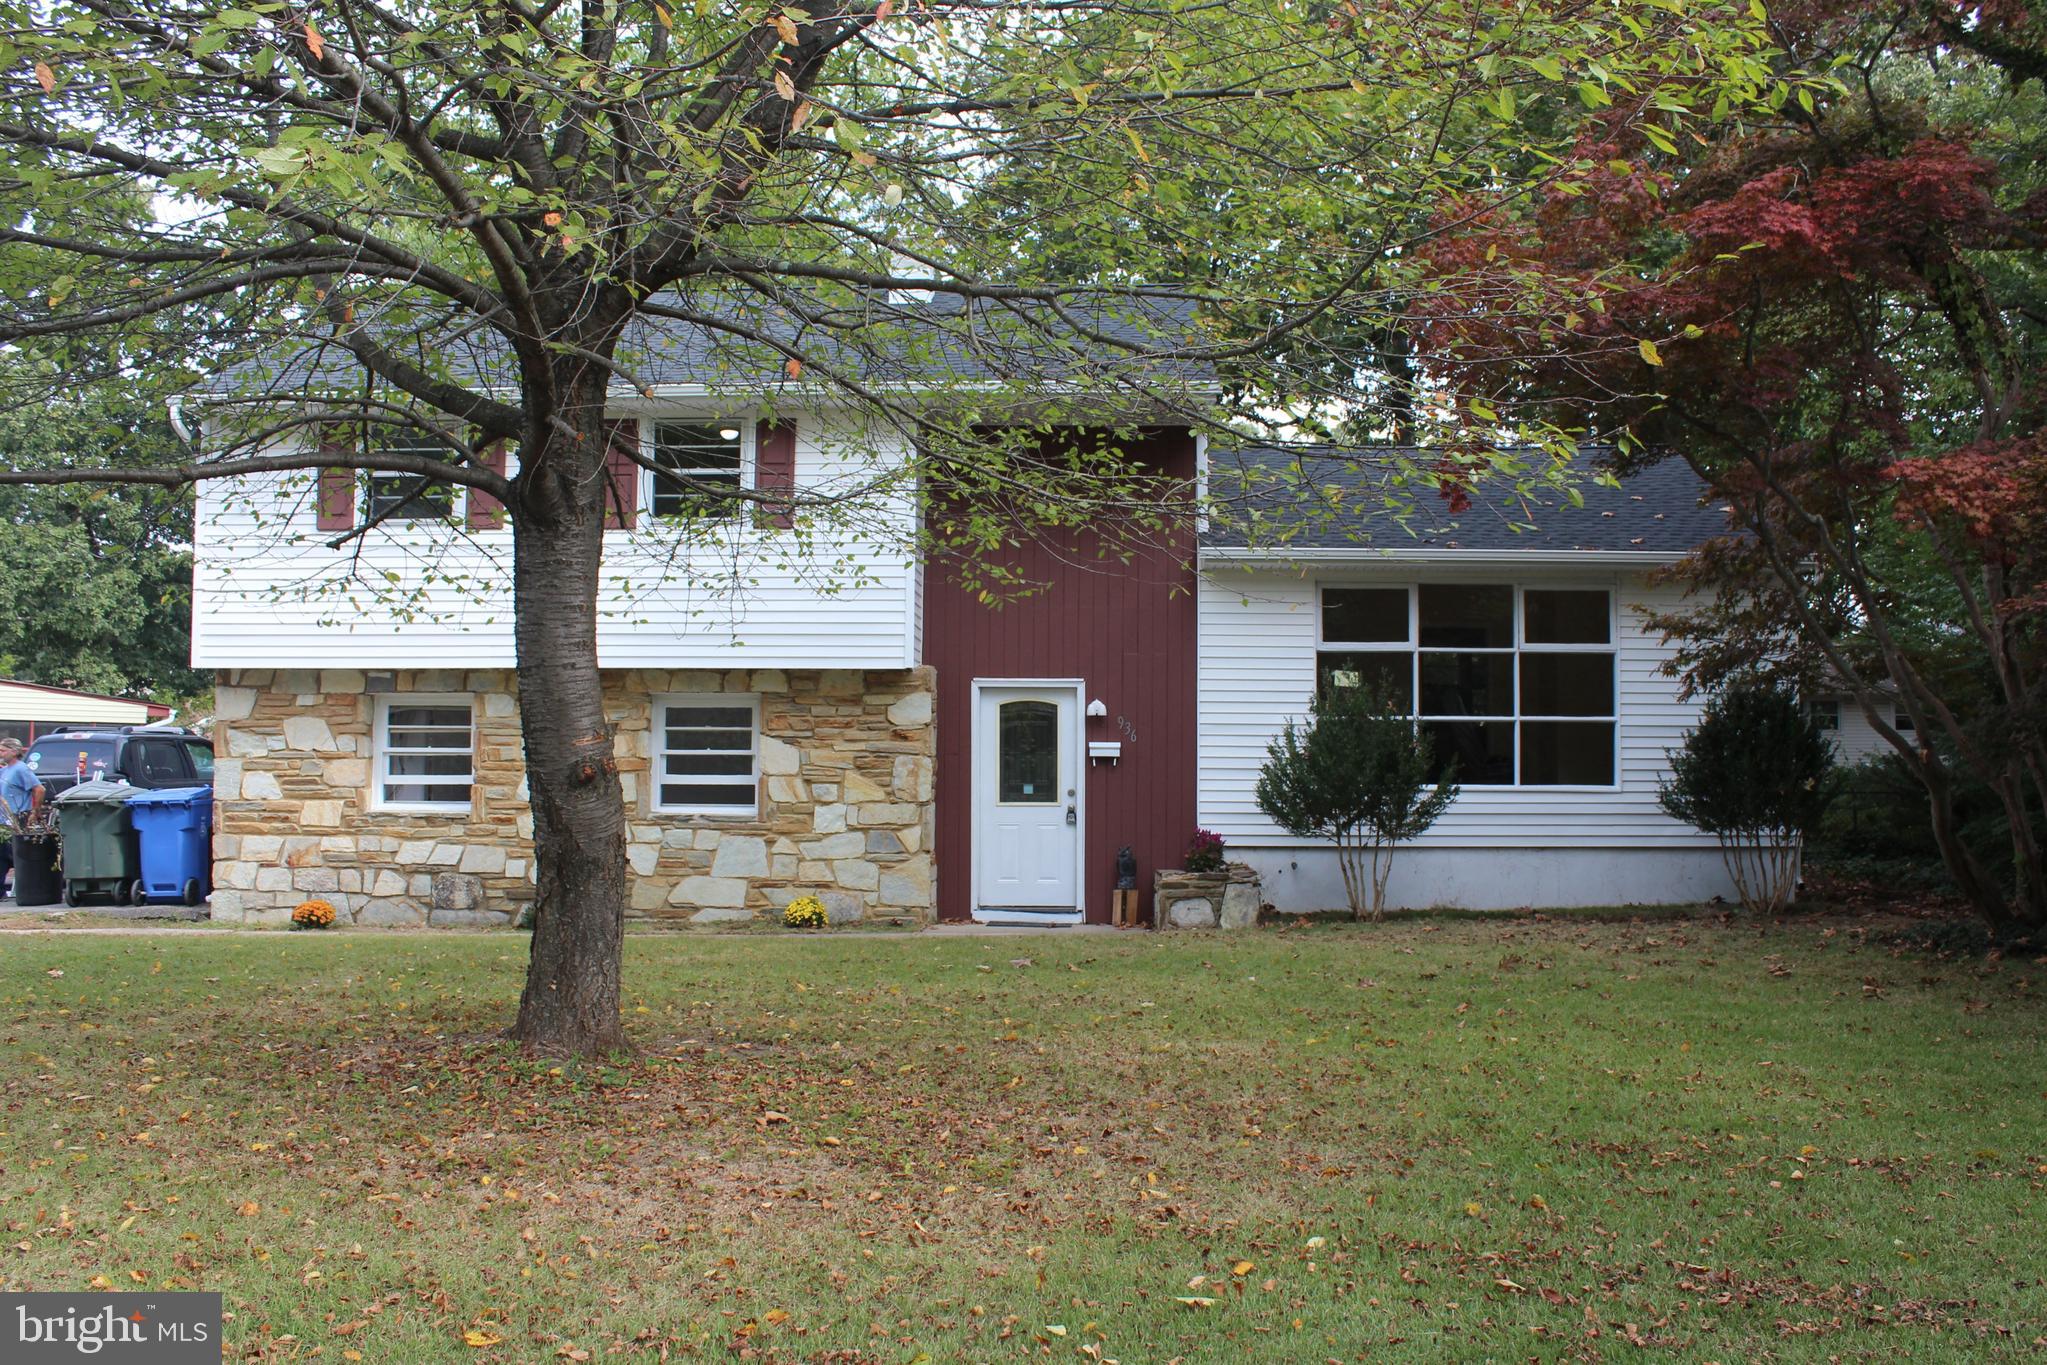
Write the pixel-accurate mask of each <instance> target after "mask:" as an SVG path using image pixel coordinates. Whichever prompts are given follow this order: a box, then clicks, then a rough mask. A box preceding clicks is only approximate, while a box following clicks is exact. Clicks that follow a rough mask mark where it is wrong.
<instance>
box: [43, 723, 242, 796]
mask: <svg viewBox="0 0 2047 1365" xmlns="http://www.w3.org/2000/svg"><path fill="white" fill-rule="evenodd" d="M22 758H23V759H24V760H25V761H26V762H27V764H28V766H29V767H31V768H33V769H34V770H35V774H36V776H37V777H39V778H41V779H42V783H43V787H44V789H45V790H47V791H48V792H49V794H50V795H51V796H52V797H55V796H56V795H57V793H59V792H62V791H69V790H70V789H71V788H72V787H74V786H76V785H77V784H78V781H79V777H78V774H79V771H80V769H81V767H82V768H83V770H84V772H85V780H86V781H88V782H91V781H100V780H103V781H107V782H126V783H128V784H129V785H131V786H135V787H210V786H212V785H213V745H212V744H211V743H210V742H209V741H208V740H207V739H206V737H205V736H203V735H201V734H199V733H198V732H197V731H196V730H180V729H173V728H171V727H169V726H164V725H93V726H86V725H81V726H77V727H75V728H72V729H64V730H55V731H52V732H51V733H49V734H47V735H42V736H39V737H38V738H37V739H36V741H35V743H33V744H31V745H29V746H28V752H27V753H25V754H23V755H22Z"/></svg>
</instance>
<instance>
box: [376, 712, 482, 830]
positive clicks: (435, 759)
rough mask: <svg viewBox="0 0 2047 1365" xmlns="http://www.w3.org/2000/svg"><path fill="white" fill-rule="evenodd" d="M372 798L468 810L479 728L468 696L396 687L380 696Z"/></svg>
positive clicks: (387, 805) (392, 806)
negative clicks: (427, 693)
mask: <svg viewBox="0 0 2047 1365" xmlns="http://www.w3.org/2000/svg"><path fill="white" fill-rule="evenodd" d="M372 781H373V783H374V789H373V793H372V795H373V798H374V799H373V801H372V804H373V805H375V806H377V807H379V808H381V809H385V810H419V811H440V812H444V813H447V814H462V813H465V812H467V811H468V810H469V807H470V800H471V789H472V787H473V786H474V784H475V781H476V729H475V717H474V712H473V710H472V706H471V701H470V699H469V698H468V697H463V696H450V697H430V696H421V695H418V694H415V693H404V692H400V693H392V694H389V695H385V696H380V697H378V698H377V730H376V768H375V772H374V776H373V779H372Z"/></svg>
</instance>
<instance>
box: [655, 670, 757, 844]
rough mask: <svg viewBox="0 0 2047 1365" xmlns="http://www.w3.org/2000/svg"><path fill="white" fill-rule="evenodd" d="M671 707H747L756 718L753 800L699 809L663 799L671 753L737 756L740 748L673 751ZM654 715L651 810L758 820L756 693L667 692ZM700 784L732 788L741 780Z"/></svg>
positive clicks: (658, 697)
mask: <svg viewBox="0 0 2047 1365" xmlns="http://www.w3.org/2000/svg"><path fill="white" fill-rule="evenodd" d="M671 706H724V707H735V706H743V707H745V708H746V709H747V711H748V712H749V713H750V714H751V715H752V717H753V725H752V729H751V734H752V738H753V746H752V748H751V749H750V750H749V751H748V753H749V756H750V757H751V758H752V759H753V765H752V772H751V773H750V775H749V777H748V783H749V785H748V788H747V790H748V792H749V794H750V797H751V799H750V800H749V801H748V802H747V803H746V805H744V806H736V805H734V806H696V805H668V804H666V803H665V802H663V801H662V800H661V788H662V786H663V785H664V784H665V783H666V782H667V780H668V758H669V755H670V754H671V753H712V752H717V753H726V754H733V753H737V752H738V750H736V749H721V750H707V749H706V750H671V749H670V748H669V747H668V708H669V707H671ZM653 707H654V710H653V714H652V715H651V717H649V719H650V720H651V722H652V725H651V731H652V733H651V734H650V736H649V739H650V743H649V745H648V752H649V755H650V763H649V765H648V766H649V769H650V770H649V772H648V774H647V803H648V809H649V810H651V811H653V812H654V813H655V814H657V815H696V816H706V817H713V818H716V817H720V816H722V817H725V818H728V819H734V820H755V819H758V818H760V811H761V699H760V696H759V694H758V693H753V692H667V693H661V694H658V695H656V696H655V697H654V698H653ZM698 785H711V786H732V787H735V788H736V787H738V786H739V785H740V782H739V779H737V778H728V777H725V776H723V775H717V776H712V777H710V778H708V779H700V780H699V783H698Z"/></svg>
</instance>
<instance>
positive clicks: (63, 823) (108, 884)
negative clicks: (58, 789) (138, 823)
mask: <svg viewBox="0 0 2047 1365" xmlns="http://www.w3.org/2000/svg"><path fill="white" fill-rule="evenodd" d="M134 794H135V788H133V787H131V786H129V785H128V784H127V783H126V782H81V783H79V784H78V785H77V786H75V787H73V788H71V789H70V790H69V791H67V792H65V793H63V794H62V795H61V796H59V797H58V798H57V829H58V831H59V833H60V834H61V835H62V836H63V840H64V903H65V904H66V905H88V904H98V905H131V904H133V903H134V901H135V897H136V890H137V887H136V881H137V875H138V874H137V872H136V867H137V865H138V860H137V858H136V854H135V826H134V825H133V823H131V822H130V820H129V818H128V798H129V797H131V796H133V795H134Z"/></svg>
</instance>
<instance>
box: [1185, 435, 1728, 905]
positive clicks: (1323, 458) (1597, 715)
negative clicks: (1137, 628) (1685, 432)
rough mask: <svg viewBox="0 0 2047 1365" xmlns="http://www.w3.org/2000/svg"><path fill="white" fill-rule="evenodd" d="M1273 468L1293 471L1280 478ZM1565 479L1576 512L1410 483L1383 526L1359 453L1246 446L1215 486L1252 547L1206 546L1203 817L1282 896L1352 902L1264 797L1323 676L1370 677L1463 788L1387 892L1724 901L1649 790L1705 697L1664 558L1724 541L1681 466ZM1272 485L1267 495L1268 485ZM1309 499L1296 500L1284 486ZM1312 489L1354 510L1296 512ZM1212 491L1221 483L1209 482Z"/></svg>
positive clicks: (1274, 895)
mask: <svg viewBox="0 0 2047 1365" xmlns="http://www.w3.org/2000/svg"><path fill="white" fill-rule="evenodd" d="M1282 468H1284V469H1285V470H1286V471H1287V472H1288V473H1290V475H1291V477H1290V478H1288V479H1285V480H1282V479H1280V478H1278V477H1277V475H1278V473H1279V472H1280V471H1281V470H1282ZM1592 472H1593V471H1592V470H1591V469H1589V468H1588V469H1583V470H1580V471H1578V473H1579V475H1580V476H1581V480H1580V481H1579V482H1578V483H1577V484H1576V487H1577V489H1578V491H1579V494H1580V496H1581V497H1582V499H1583V505H1582V506H1578V505H1574V504H1573V502H1572V501H1571V500H1570V499H1569V498H1567V497H1566V496H1564V495H1563V494H1561V493H1558V492H1554V491H1548V492H1538V493H1534V494H1531V495H1529V496H1527V497H1523V498H1517V497H1515V496H1514V495H1513V490H1512V489H1511V487H1510V486H1508V485H1506V484H1505V483H1503V482H1502V481H1499V480H1489V481H1481V482H1480V485H1479V486H1478V487H1477V488H1476V489H1475V490H1473V493H1472V496H1471V501H1470V505H1469V507H1468V508H1466V509H1465V510H1463V511H1461V512H1457V513H1455V514H1452V513H1451V512H1450V511H1449V510H1448V509H1447V507H1446V506H1445V505H1444V504H1443V502H1442V501H1441V500H1440V499H1435V498H1433V497H1429V496H1424V497H1423V498H1421V499H1420V500H1418V501H1416V500H1414V499H1413V495H1411V494H1410V495H1408V497H1407V499H1405V500H1404V501H1407V502H1410V503H1412V505H1413V508H1414V511H1413V514H1412V519H1411V521H1410V524H1408V525H1407V526H1404V527H1403V526H1398V525H1395V524H1393V517H1392V515H1391V514H1390V513H1389V512H1387V511H1385V510H1383V509H1385V508H1386V506H1387V502H1388V498H1387V494H1388V493H1389V490H1388V489H1387V488H1385V487H1384V483H1385V478H1386V475H1385V474H1384V472H1383V462H1380V461H1375V460H1373V459H1371V458H1370V452H1349V453H1344V452H1332V451H1321V452H1308V453H1305V454H1303V453H1299V452H1278V451H1248V452H1245V453H1243V454H1242V455H1240V456H1237V457H1234V458H1233V459H1232V460H1229V461H1225V460H1223V458H1222V457H1220V456H1219V457H1218V459H1217V469H1216V470H1215V471H1214V472H1212V473H1211V476H1210V479H1211V483H1212V484H1213V485H1216V486H1218V487H1221V486H1223V485H1224V483H1225V478H1226V476H1228V482H1229V484H1231V485H1233V486H1236V487H1240V488H1243V489H1246V490H1248V491H1247V493H1246V494H1245V499H1246V501H1247V502H1248V503H1249V504H1250V506H1249V509H1248V512H1247V513H1246V514H1245V515H1243V516H1240V517H1238V518H1236V520H1237V521H1239V522H1251V521H1256V522H1258V523H1260V524H1262V525H1264V526H1266V527H1273V526H1275V525H1276V526H1277V527H1279V528H1280V532H1279V533H1277V534H1273V533H1268V535H1267V536H1266V537H1265V543H1263V544H1259V543H1253V542H1252V540H1251V538H1249V537H1246V536H1243V535H1241V534H1232V533H1229V532H1226V531H1225V532H1215V533H1211V534H1210V535H1209V536H1207V537H1205V538H1204V541H1203V544H1202V549H1201V568H1202V573H1201V585H1200V594H1199V602H1200V609H1199V621H1198V626H1197V632H1198V636H1199V639H1200V665H1199V676H1200V697H1199V710H1200V737H1199V741H1198V750H1197V753H1198V759H1197V768H1198V771H1199V774H1200V778H1199V783H1198V788H1197V790H1198V801H1197V816H1198V819H1199V821H1200V824H1201V826H1202V827H1203V828H1205V829H1209V830H1212V831H1214V832H1215V833H1217V834H1220V835H1222V836H1223V838H1224V839H1225V840H1226V841H1227V844H1228V847H1229V850H1230V856H1231V857H1233V858H1237V859H1240V860H1242V861H1245V862H1248V863H1250V864H1251V865H1252V866H1254V867H1256V868H1257V869H1258V871H1259V872H1260V874H1261V875H1262V877H1263V880H1264V884H1265V895H1266V899H1267V900H1268V901H1270V902H1271V903H1272V904H1274V905H1275V906H1277V907H1278V908H1279V909H1281V910H1309V909H1315V908H1320V907H1326V906H1332V905H1342V904H1344V903H1345V902H1344V895H1343V885H1342V880H1341V875H1340V872H1339V870H1338V868H1337V865H1336V859H1335V854H1334V851H1333V850H1332V849H1330V848H1328V847H1326V846H1325V847H1318V846H1316V845H1314V844H1312V843H1310V842H1307V841H1303V840H1299V839H1294V838H1291V837H1289V836H1288V835H1286V834H1285V833H1284V832H1283V831H1281V830H1279V829H1278V828H1276V827H1275V826H1274V825H1273V824H1272V822H1271V821H1270V820H1268V819H1267V818H1266V817H1265V815H1264V814H1263V813H1262V812H1261V811H1260V810H1259V809H1258V804H1257V800H1256V797H1255V791H1256V787H1257V781H1258V772H1259V768H1260V766H1261V765H1262V764H1263V762H1264V760H1265V754H1266V746H1267V745H1268V744H1269V743H1270V742H1271V740H1272V738H1273V736H1274V735H1275V734H1277V733H1278V731H1279V729H1280V728H1281V726H1282V724H1283V723H1284V722H1285V720H1286V719H1287V718H1288V717H1290V716H1298V715H1300V714H1302V713H1303V712H1304V711H1305V710H1306V706H1307V700H1308V698H1309V696H1310V695H1312V693H1313V692H1314V690H1315V688H1316V687H1317V686H1318V685H1321V684H1328V683H1341V684H1355V683H1357V682H1369V683H1371V684H1372V685H1374V686H1376V687H1378V688H1380V689H1381V690H1382V691H1385V692H1387V693H1388V694H1390V695H1391V696H1393V697H1394V698H1396V699H1397V700H1399V701H1401V702H1403V703H1405V704H1408V705H1411V706H1413V707H1414V709H1415V714H1416V715H1417V716H1418V717H1419V718H1420V724H1421V727H1422V730H1423V732H1424V733H1425V734H1426V735H1427V736H1428V737H1429V739H1430V741H1431V743H1432V744H1433V745H1434V746H1435V749H1436V752H1437V754H1438V755H1439V758H1440V760H1441V761H1443V762H1445V763H1448V762H1451V761H1454V763H1455V771H1456V776H1457V781H1458V783H1459V786H1460V788H1461V792H1460V795H1459V796H1458V798H1457V800H1456V802H1455V803H1454V804H1453V805H1452V806H1451V807H1450V809H1449V810H1448V811H1447V812H1445V814H1444V816H1443V818H1442V819H1441V820H1440V821H1438V822H1437V824H1436V826H1435V827H1434V828H1433V829H1431V830H1429V831H1428V832H1427V833H1426V834H1425V835H1423V836H1422V837H1421V838H1420V839H1419V840H1417V841H1415V843H1414V844H1413V845H1411V846H1408V847H1406V848H1404V849H1403V850H1402V851H1401V853H1400V854H1399V855H1398V857H1397V858H1396V859H1395V864H1394V870H1393V876H1392V880H1391V882H1390V883H1389V885H1388V888H1387V892H1388V896H1389V899H1390V901H1391V903H1393V904H1398V905H1420V906H1434V905H1444V906H1462V907H1468V908H1473V909H1493V908H1513V907H1518V906H1526V905H1535V906H1544V905H1550V906H1556V905H1621V904H1637V903H1640V904H1653V903H1657V902H1689V901H1702V900H1707V899H1710V898H1711V897H1712V896H1715V895H1728V894H1730V893H1731V887H1730V884H1729V882H1728V878H1727V872H1726V870H1725V868H1724V867H1723V866H1722V864H1721V859H1720V851H1719V845H1718V844H1717V842H1716V841H1715V840H1713V839H1712V838H1711V837H1710V836H1707V835H1704V834H1701V833H1700V832H1698V831H1697V830H1695V829H1692V828H1691V827H1689V826H1687V825H1683V824H1681V823H1679V822H1678V821H1675V820H1673V819H1671V818H1670V817H1669V816H1668V815H1665V814H1664V813H1663V810H1662V808H1661V806H1660V805H1659V804H1658V800H1657V795H1658V786H1659V782H1660V780H1661V779H1662V778H1663V777H1664V775H1665V774H1666V773H1667V771H1668V762H1667V757H1666V756H1667V754H1668V753H1669V751H1670V750H1672V749H1675V748H1677V747H1679V746H1680V745H1681V744H1682V743H1683V741H1684V736H1685V733H1686V731H1687V730H1688V729H1689V728H1690V727H1691V725H1692V724H1693V722H1694V720H1695V719H1696V716H1697V714H1698V710H1699V703H1697V702H1695V701H1684V700H1680V698H1679V695H1678V691H1679V687H1678V680H1677V679H1676V678H1673V677H1668V676H1666V675H1665V674H1664V673H1663V671H1662V669H1663V665H1664V664H1665V663H1666V661H1667V660H1669V658H1670V657H1671V653H1672V651H1671V648H1670V646H1668V645H1667V644H1665V643H1664V641H1663V640H1662V639H1661V637H1660V636H1659V635H1658V634H1657V633H1655V632H1654V631H1653V630H1651V629H1649V628H1648V627H1647V626H1646V624H1645V619H1646V613H1648V612H1651V611H1655V610H1667V609H1669V608H1670V607H1672V606H1674V605H1675V604H1676V601H1677V598H1678V596H1679V593H1680V589H1678V588H1677V587H1675V586H1671V585H1666V584H1661V583H1658V582H1656V581H1655V580H1654V571H1655V570H1657V569H1660V568H1665V567H1668V566H1669V565H1671V564H1673V563H1675V562H1677V561H1678V560H1679V559H1681V558H1683V557H1684V555H1685V554H1687V553H1689V552H1690V551H1691V550H1692V549H1694V548H1696V547H1697V546H1698V545H1700V544H1701V543H1703V542H1705V541H1706V540H1708V539H1711V538H1713V537H1715V536H1718V535H1723V534H1725V533H1726V532H1727V514H1726V511H1725V509H1724V508H1722V507H1719V506H1717V505H1715V504H1713V503H1710V502H1707V501H1704V500H1703V499H1704V494H1705V489H1704V487H1703V485H1702V484H1701V483H1700V482H1699V480H1698V479H1697V477H1696V476H1695V475H1693V474H1692V473H1691V471H1690V470H1689V469H1688V468H1687V467H1685V466H1684V465H1683V464H1682V462H1680V461H1676V460H1669V461H1665V462H1663V463H1661V464H1657V465H1653V466H1651V467H1650V468H1648V469H1646V470H1643V471H1641V472H1639V473H1636V474H1634V475H1632V476H1631V477H1628V478H1625V479H1622V480H1621V481H1620V482H1619V485H1618V487H1609V486H1604V485H1601V484H1596V483H1593V482H1590V481H1589V478H1587V477H1585V476H1589V475H1590V474H1591V473H1592ZM1274 489H1279V490H1282V491H1280V492H1276V493H1275V492H1272V491H1270V490H1274ZM1301 489H1305V490H1308V494H1306V495H1304V494H1301V493H1298V492H1295V491H1293V490H1301ZM1308 495H1312V496H1315V497H1317V498H1322V499H1325V500H1328V501H1329V502H1330V503H1331V504H1332V505H1334V506H1336V507H1339V508H1343V509H1357V508H1363V509H1372V508H1379V509H1382V510H1380V511H1379V512H1377V513H1374V512H1372V511H1370V510H1365V511H1351V510H1345V511H1343V512H1341V513H1340V514H1336V515H1326V516H1321V517H1309V516H1307V515H1305V513H1302V512H1299V511H1297V510H1296V509H1295V508H1294V507H1293V506H1291V505H1290V501H1298V500H1299V499H1300V498H1302V497H1303V496H1308ZM1219 496H1220V495H1219Z"/></svg>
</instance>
